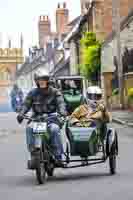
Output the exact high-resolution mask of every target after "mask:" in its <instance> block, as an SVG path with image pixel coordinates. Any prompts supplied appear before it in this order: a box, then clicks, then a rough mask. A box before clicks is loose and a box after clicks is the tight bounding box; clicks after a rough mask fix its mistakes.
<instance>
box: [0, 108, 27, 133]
mask: <svg viewBox="0 0 133 200" xmlns="http://www.w3.org/2000/svg"><path fill="white" fill-rule="evenodd" d="M16 116H17V114H16V113H14V112H0V137H2V136H7V135H10V134H19V133H23V132H24V125H25V123H23V124H22V125H20V124H18V123H17V120H16Z"/></svg>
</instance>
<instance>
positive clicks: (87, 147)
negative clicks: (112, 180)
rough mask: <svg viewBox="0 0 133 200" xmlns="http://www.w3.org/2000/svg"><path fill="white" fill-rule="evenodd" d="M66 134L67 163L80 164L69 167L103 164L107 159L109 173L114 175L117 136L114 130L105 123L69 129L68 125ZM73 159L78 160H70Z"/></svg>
mask: <svg viewBox="0 0 133 200" xmlns="http://www.w3.org/2000/svg"><path fill="white" fill-rule="evenodd" d="M66 134H67V137H68V140H69V144H70V145H68V144H67V148H66V154H67V163H68V164H69V163H71V162H81V163H80V165H74V166H71V167H80V166H88V165H94V164H99V163H104V162H105V161H106V160H107V159H108V158H109V167H110V173H111V174H115V173H116V158H117V155H118V136H117V133H116V131H115V130H114V129H112V128H108V127H107V124H106V123H100V124H98V125H94V124H93V126H90V127H71V126H69V124H68V125H67V127H66ZM74 157H79V158H80V159H71V158H74ZM68 168H69V166H68Z"/></svg>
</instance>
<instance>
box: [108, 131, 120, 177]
mask: <svg viewBox="0 0 133 200" xmlns="http://www.w3.org/2000/svg"><path fill="white" fill-rule="evenodd" d="M117 154H118V144H117V134H116V135H115V140H114V143H113V144H112V147H111V150H110V154H109V166H110V173H111V174H112V175H114V174H116V155H117Z"/></svg>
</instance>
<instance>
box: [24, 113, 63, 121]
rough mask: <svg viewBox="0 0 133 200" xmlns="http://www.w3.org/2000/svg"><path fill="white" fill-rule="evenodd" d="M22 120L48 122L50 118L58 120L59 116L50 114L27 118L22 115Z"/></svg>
mask: <svg viewBox="0 0 133 200" xmlns="http://www.w3.org/2000/svg"><path fill="white" fill-rule="evenodd" d="M23 117H24V119H27V120H29V121H38V122H40V121H47V120H50V119H52V118H60V117H61V115H60V114H58V113H50V114H43V115H38V116H35V117H31V116H28V115H23Z"/></svg>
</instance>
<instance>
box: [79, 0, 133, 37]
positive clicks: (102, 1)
mask: <svg viewBox="0 0 133 200" xmlns="http://www.w3.org/2000/svg"><path fill="white" fill-rule="evenodd" d="M90 3H92V4H93V11H92V22H91V23H92V25H93V26H92V30H93V31H94V32H96V33H97V37H98V38H99V39H105V38H106V37H107V36H108V34H109V33H110V32H111V31H112V30H113V22H112V16H113V15H114V13H113V12H112V0H81V12H82V14H85V13H86V12H87V10H88V8H89V6H90ZM114 4H115V1H114ZM132 7H133V0H120V15H121V19H122V18H123V17H125V16H127V15H128V13H129V10H130V9H131V8H132ZM89 23H90V21H89Z"/></svg>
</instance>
